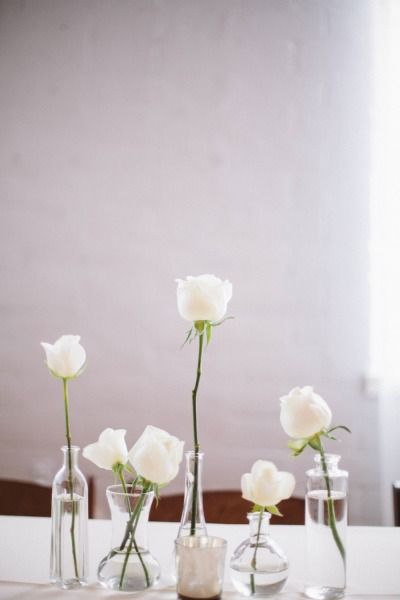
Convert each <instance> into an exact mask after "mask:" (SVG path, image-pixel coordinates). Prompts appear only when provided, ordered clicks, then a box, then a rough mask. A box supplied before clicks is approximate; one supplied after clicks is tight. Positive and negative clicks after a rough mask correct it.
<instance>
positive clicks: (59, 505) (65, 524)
mask: <svg viewBox="0 0 400 600" xmlns="http://www.w3.org/2000/svg"><path fill="white" fill-rule="evenodd" d="M79 450H80V448H78V447H77V446H71V448H70V450H68V446H63V447H62V448H61V452H62V453H63V466H62V467H61V469H60V470H59V471H58V473H57V474H56V476H55V477H54V481H53V488H52V502H51V554H50V581H51V583H54V584H56V585H58V586H59V587H61V588H63V589H71V588H75V587H78V586H81V585H84V584H86V583H87V577H88V533H87V524H88V486H87V483H86V479H85V477H84V475H83V473H82V471H80V469H79V467H78V455H79Z"/></svg>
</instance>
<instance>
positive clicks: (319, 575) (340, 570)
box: [304, 454, 348, 600]
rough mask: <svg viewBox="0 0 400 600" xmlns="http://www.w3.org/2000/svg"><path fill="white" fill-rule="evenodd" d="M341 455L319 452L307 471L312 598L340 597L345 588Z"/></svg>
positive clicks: (307, 591) (344, 483)
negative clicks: (312, 465) (322, 455)
mask: <svg viewBox="0 0 400 600" xmlns="http://www.w3.org/2000/svg"><path fill="white" fill-rule="evenodd" d="M339 460H340V456H338V455H337V454H326V455H325V456H324V460H322V458H321V456H320V454H316V455H315V457H314V461H315V467H314V468H313V469H310V470H309V471H307V474H306V475H307V491H306V534H307V546H306V548H307V570H306V585H305V590H304V591H305V594H306V596H308V597H309V598H314V599H315V600H335V599H337V598H343V596H344V594H345V588H346V529H347V493H348V473H347V471H342V470H341V469H339V466H338V463H339Z"/></svg>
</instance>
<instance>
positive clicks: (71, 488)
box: [63, 377, 79, 579]
mask: <svg viewBox="0 0 400 600" xmlns="http://www.w3.org/2000/svg"><path fill="white" fill-rule="evenodd" d="M63 389H64V410H65V437H66V438H67V446H68V486H69V493H70V496H71V510H72V517H71V527H70V534H71V544H72V557H73V560H74V571H75V577H76V578H77V579H79V573H78V561H77V557H76V545H75V513H76V509H75V500H74V486H73V481H72V453H71V429H70V424H69V398H68V379H67V378H65V377H64V378H63Z"/></svg>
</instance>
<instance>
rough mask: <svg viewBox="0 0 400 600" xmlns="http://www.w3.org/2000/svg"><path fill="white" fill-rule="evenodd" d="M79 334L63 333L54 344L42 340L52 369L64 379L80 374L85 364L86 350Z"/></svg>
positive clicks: (48, 363) (49, 366)
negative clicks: (81, 343)
mask: <svg viewBox="0 0 400 600" xmlns="http://www.w3.org/2000/svg"><path fill="white" fill-rule="evenodd" d="M80 339H81V338H80V336H79V335H62V336H61V337H60V338H59V339H58V340H57V341H56V342H55V343H54V344H47V343H46V342H42V343H41V346H43V348H44V351H45V353H46V363H47V366H48V368H49V369H50V371H51V372H52V373H53V374H54V375H56V377H61V378H63V379H70V378H71V377H75V376H76V375H78V373H79V371H80V370H81V369H82V367H83V366H84V364H85V361H86V352H85V349H84V348H83V346H81V345H80V343H79V341H80Z"/></svg>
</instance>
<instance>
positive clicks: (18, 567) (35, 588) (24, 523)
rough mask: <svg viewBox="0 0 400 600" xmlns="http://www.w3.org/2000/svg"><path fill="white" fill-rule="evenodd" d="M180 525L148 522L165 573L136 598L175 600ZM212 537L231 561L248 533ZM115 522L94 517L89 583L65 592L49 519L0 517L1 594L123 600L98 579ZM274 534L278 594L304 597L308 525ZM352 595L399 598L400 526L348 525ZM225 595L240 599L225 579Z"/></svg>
mask: <svg viewBox="0 0 400 600" xmlns="http://www.w3.org/2000/svg"><path fill="white" fill-rule="evenodd" d="M177 529H178V526H177V524H176V523H155V522H153V523H150V524H149V543H150V550H151V551H152V553H153V554H154V556H156V558H157V559H158V560H159V562H160V564H161V567H162V570H163V574H162V578H161V581H160V583H159V585H158V586H157V587H155V588H153V589H151V590H149V591H148V592H145V593H144V592H141V593H140V594H136V595H134V597H136V598H138V597H140V598H143V597H144V596H146V597H147V598H149V600H174V599H175V598H176V593H175V589H174V587H173V583H172V580H171V577H170V575H169V572H170V568H171V560H172V559H171V556H172V550H173V541H174V539H175V537H176V533H177ZM208 529H209V535H218V536H221V537H224V538H225V539H227V540H228V553H227V565H228V562H229V557H230V555H231V553H232V552H233V550H234V549H235V547H236V546H237V545H238V544H239V543H240V542H241V541H242V540H243V539H244V538H245V537H247V532H248V528H247V526H246V525H209V526H208ZM110 535H111V524H110V522H109V521H102V520H91V521H90V523H89V550H90V576H91V583H90V585H89V586H88V587H86V588H83V589H82V590H71V591H66V592H63V591H61V590H59V589H57V588H55V587H54V586H51V585H49V584H48V583H47V582H48V571H49V548H50V519H47V518H35V517H5V516H0V598H2V599H3V598H7V600H28V599H29V600H39V599H43V600H53V599H59V598H64V599H65V598H68V599H71V600H81V599H82V600H90V599H91V598H103V597H104V598H117V597H118V598H120V599H121V598H122V599H123V598H124V597H129V596H130V595H129V594H122V593H116V592H111V591H107V590H104V589H103V588H100V587H99V586H98V585H97V583H96V580H95V577H96V568H97V565H98V563H99V561H100V559H101V558H102V557H103V556H104V555H105V554H107V552H108V551H109V544H110ZM271 535H272V537H273V538H274V539H275V540H276V541H277V542H278V544H280V546H281V547H282V548H283V549H284V550H285V552H286V554H287V555H288V558H289V561H290V576H289V580H288V582H287V585H286V587H285V589H284V591H282V592H281V593H280V594H279V595H277V598H279V599H280V600H298V599H299V598H302V597H303V596H302V594H301V591H302V588H303V573H304V558H305V557H304V535H305V532H304V527H300V526H290V525H272V526H271ZM347 539H348V593H347V594H346V598H351V599H353V598H354V599H355V600H388V599H389V598H391V599H395V598H396V599H397V600H400V527H399V528H394V527H385V528H384V527H349V531H348V538H347ZM224 598H228V599H229V600H237V599H239V598H241V596H239V594H237V593H236V592H235V591H233V588H232V586H231V584H230V582H229V577H228V576H227V577H226V582H225V586H224Z"/></svg>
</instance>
